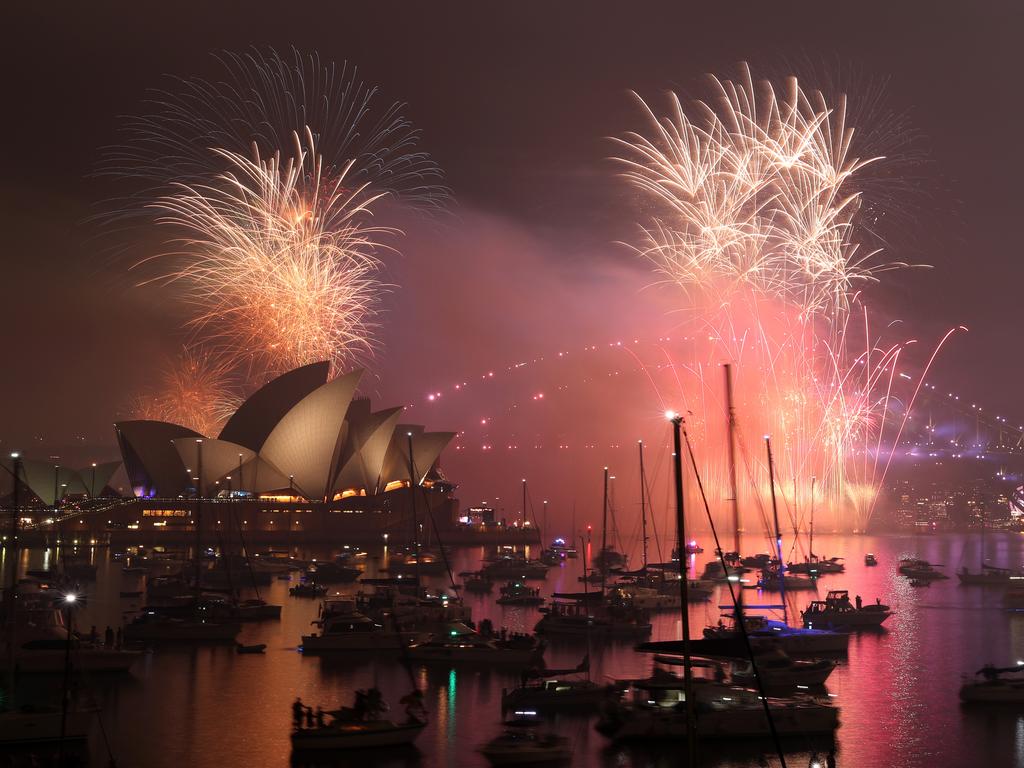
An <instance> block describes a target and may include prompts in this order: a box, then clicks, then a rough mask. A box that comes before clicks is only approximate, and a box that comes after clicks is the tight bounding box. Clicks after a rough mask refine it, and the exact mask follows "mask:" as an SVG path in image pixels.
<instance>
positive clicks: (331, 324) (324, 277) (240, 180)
mask: <svg viewBox="0 0 1024 768" xmlns="http://www.w3.org/2000/svg"><path fill="white" fill-rule="evenodd" d="M293 141H294V154H293V155H292V156H291V157H288V158H287V159H283V158H282V156H281V155H280V153H278V154H275V155H273V156H271V157H269V158H262V157H260V155H259V154H258V153H257V154H254V157H253V159H251V160H250V159H248V158H246V157H243V156H241V155H238V154H235V153H233V152H228V151H226V150H218V151H217V153H216V154H217V155H218V156H219V157H221V158H223V160H224V161H225V162H226V163H227V164H228V167H229V168H230V170H228V171H225V172H224V173H222V174H220V175H219V176H217V177H216V178H215V179H213V180H212V182H211V183H208V184H202V185H184V184H182V185H177V187H176V191H175V192H174V193H173V194H170V195H167V196H165V197H163V198H161V199H160V200H158V201H157V202H155V203H154V204H153V207H154V208H155V209H156V210H157V211H158V212H159V217H158V219H157V221H158V222H159V223H160V224H161V225H163V226H169V227H173V228H175V229H176V230H178V231H180V232H181V233H182V235H181V237H180V238H179V239H178V240H177V241H176V246H177V247H176V249H175V251H174V252H171V253H168V254H164V255H163V256H160V257H157V260H158V261H161V262H163V263H164V264H169V265H170V266H171V268H170V269H169V270H168V271H167V272H165V273H164V274H163V275H162V277H161V278H160V279H162V280H164V281H166V282H170V283H175V284H179V285H181V286H182V287H183V288H184V290H183V291H182V296H183V298H184V300H185V301H187V302H188V303H190V304H191V305H192V306H193V308H194V310H195V316H194V319H193V320H192V321H191V323H190V326H191V328H192V330H193V332H194V333H195V334H196V336H197V338H201V339H203V342H204V344H207V345H208V346H209V347H210V348H211V349H213V350H215V351H216V352H217V353H218V354H220V355H222V356H223V357H224V358H225V359H228V360H231V361H234V362H235V363H237V364H242V365H244V366H246V367H247V368H248V369H249V370H254V369H256V370H260V371H265V372H268V373H280V372H283V371H286V370H290V369H292V368H295V367H297V366H301V365H305V364H307V363H310V362H314V361H317V360H330V361H331V362H332V364H333V368H334V370H335V371H338V370H341V369H342V368H343V366H344V365H346V364H349V363H351V362H352V361H353V360H354V359H358V358H360V357H361V356H364V355H366V354H368V353H369V352H370V351H371V349H372V338H371V334H372V329H373V317H374V312H375V306H376V303H377V301H378V300H379V297H380V295H381V293H382V292H383V290H384V287H383V286H382V285H381V284H380V282H379V281H378V280H377V272H378V268H379V262H378V260H377V257H376V255H375V254H376V253H377V251H378V249H379V247H380V246H379V243H378V240H379V238H380V236H381V235H385V234H388V233H390V230H386V229H384V228H381V227H371V226H369V225H368V224H367V223H366V221H367V219H368V218H369V215H370V206H372V205H373V204H374V203H375V202H377V201H378V200H379V199H380V198H381V197H382V196H383V195H384V193H383V192H375V191H371V190H370V189H369V185H368V184H365V183H364V184H362V185H358V186H352V184H351V182H350V180H349V178H348V173H349V171H350V170H351V167H350V166H346V167H344V168H341V169H340V170H339V171H338V172H337V173H334V174H333V176H328V175H326V174H325V167H324V164H323V162H322V157H321V156H320V155H318V154H317V153H316V152H317V150H316V146H315V140H314V137H313V134H312V131H308V130H307V131H306V133H305V136H304V140H303V138H302V137H300V136H299V135H298V134H296V135H295V136H294V137H293Z"/></svg>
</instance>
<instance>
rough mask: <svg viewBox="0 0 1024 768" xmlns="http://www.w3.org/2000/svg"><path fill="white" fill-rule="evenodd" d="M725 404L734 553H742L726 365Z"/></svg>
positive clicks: (733, 414)
mask: <svg viewBox="0 0 1024 768" xmlns="http://www.w3.org/2000/svg"><path fill="white" fill-rule="evenodd" d="M725 404H726V409H727V412H728V416H729V438H728V444H729V494H730V495H729V501H730V502H731V504H732V530H733V541H732V547H733V551H734V552H736V554H737V555H739V553H740V502H739V496H738V493H737V491H736V405H735V403H733V399H732V366H731V365H729V364H728V363H726V364H725Z"/></svg>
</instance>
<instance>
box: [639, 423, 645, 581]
mask: <svg viewBox="0 0 1024 768" xmlns="http://www.w3.org/2000/svg"><path fill="white" fill-rule="evenodd" d="M637 443H638V444H639V445H640V524H641V528H642V539H643V548H644V570H645V571H646V570H647V493H646V485H647V480H646V477H645V475H644V441H643V440H637Z"/></svg>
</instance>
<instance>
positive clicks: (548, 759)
mask: <svg viewBox="0 0 1024 768" xmlns="http://www.w3.org/2000/svg"><path fill="white" fill-rule="evenodd" d="M479 752H480V754H482V755H483V756H484V757H486V758H487V760H488V762H490V764H491V765H495V766H502V765H558V764H562V763H567V762H568V761H569V760H570V759H571V758H572V745H571V744H570V743H569V739H567V738H566V737H564V736H559V735H557V734H555V733H551V732H549V731H547V730H543V729H542V723H541V722H540V721H537V720H535V719H534V718H532V717H530V718H529V719H527V718H523V717H520V718H517V719H515V720H511V721H509V722H506V723H505V729H504V731H502V733H501V734H499V735H498V736H495V737H494V738H493V739H491V740H490V741H488V742H487V743H486V744H484V745H483V746H482V747H480V749H479Z"/></svg>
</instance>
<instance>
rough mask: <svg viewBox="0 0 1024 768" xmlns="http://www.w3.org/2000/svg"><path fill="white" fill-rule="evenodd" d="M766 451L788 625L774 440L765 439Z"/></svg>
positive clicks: (780, 585)
mask: <svg viewBox="0 0 1024 768" xmlns="http://www.w3.org/2000/svg"><path fill="white" fill-rule="evenodd" d="M764 445H765V449H766V450H767V451H768V485H769V487H770V488H771V492H772V519H773V520H774V522H775V556H776V557H777V558H778V559H779V591H780V592H781V593H782V617H783V620H784V621H785V622H786V623H787V624H788V623H789V621H788V617H787V615H786V564H785V562H784V561H783V559H782V531H781V530H780V529H779V507H778V504H777V503H776V501H775V462H774V461H773V460H772V439H771V438H770V437H768V436H767V435H766V436H765V438H764Z"/></svg>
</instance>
